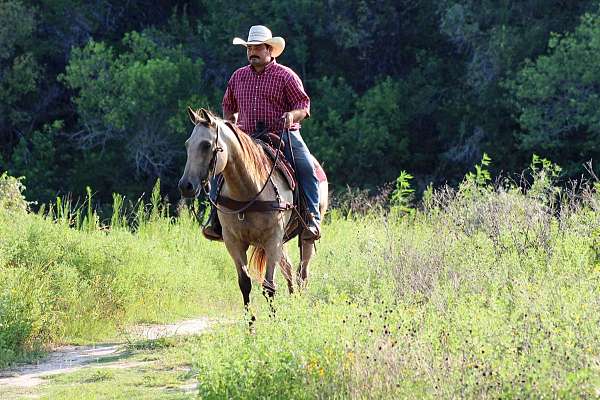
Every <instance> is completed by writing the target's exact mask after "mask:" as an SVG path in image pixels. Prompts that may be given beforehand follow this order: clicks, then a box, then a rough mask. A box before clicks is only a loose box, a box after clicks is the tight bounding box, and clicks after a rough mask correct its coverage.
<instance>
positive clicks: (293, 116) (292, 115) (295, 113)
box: [282, 109, 308, 129]
mask: <svg viewBox="0 0 600 400" xmlns="http://www.w3.org/2000/svg"><path fill="white" fill-rule="evenodd" d="M307 115H308V112H307V111H306V110H305V109H299V110H292V111H288V112H286V113H285V114H283V117H282V118H283V119H285V121H284V123H283V127H284V129H290V128H291V127H292V124H293V123H294V122H300V121H302V120H303V119H304V118H306V116H307Z"/></svg>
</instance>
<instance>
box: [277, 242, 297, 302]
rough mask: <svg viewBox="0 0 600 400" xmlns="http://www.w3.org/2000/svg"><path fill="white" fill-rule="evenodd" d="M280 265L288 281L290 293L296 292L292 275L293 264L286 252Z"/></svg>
mask: <svg viewBox="0 0 600 400" xmlns="http://www.w3.org/2000/svg"><path fill="white" fill-rule="evenodd" d="M279 265H280V266H281V273H282V274H283V277H284V278H285V280H286V281H287V285H288V290H289V291H290V294H292V293H294V281H293V276H292V264H291V263H290V260H289V258H288V256H287V254H286V253H285V252H283V254H282V256H281V260H280V261H279Z"/></svg>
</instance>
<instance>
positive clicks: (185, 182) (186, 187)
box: [178, 176, 198, 199]
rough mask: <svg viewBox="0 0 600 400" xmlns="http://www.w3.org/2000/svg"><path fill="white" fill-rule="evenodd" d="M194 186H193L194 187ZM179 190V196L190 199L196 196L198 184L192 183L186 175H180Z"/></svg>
mask: <svg viewBox="0 0 600 400" xmlns="http://www.w3.org/2000/svg"><path fill="white" fill-rule="evenodd" d="M194 186H195V187H194ZM178 187H179V191H180V192H181V197H183V198H186V199H191V198H194V197H196V195H197V193H196V192H197V190H198V185H194V184H193V183H192V182H191V181H190V180H189V179H188V178H187V177H185V176H182V177H181V179H180V180H179V185H178Z"/></svg>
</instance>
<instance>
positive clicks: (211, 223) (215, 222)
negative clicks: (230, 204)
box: [202, 207, 223, 242]
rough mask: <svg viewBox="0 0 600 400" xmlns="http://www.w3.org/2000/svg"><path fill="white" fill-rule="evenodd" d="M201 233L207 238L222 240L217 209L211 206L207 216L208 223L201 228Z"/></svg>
mask: <svg viewBox="0 0 600 400" xmlns="http://www.w3.org/2000/svg"><path fill="white" fill-rule="evenodd" d="M202 234H203V235H204V237H205V238H207V239H208V240H215V241H218V242H222V241H223V228H222V227H221V222H220V221H219V216H218V215H217V209H216V208H214V207H212V208H211V210H210V216H209V217H208V225H206V226H205V227H204V228H203V229H202Z"/></svg>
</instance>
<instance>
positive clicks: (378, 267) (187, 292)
mask: <svg viewBox="0 0 600 400" xmlns="http://www.w3.org/2000/svg"><path fill="white" fill-rule="evenodd" d="M538 172H539V171H538ZM542 172H543V171H542ZM546 178H547V176H545V175H543V174H540V173H538V175H536V181H535V182H534V184H533V185H532V186H531V188H530V189H529V190H528V191H527V192H522V191H521V190H519V189H516V188H515V187H514V186H513V185H511V184H509V183H505V184H503V185H501V186H499V187H496V188H493V187H491V186H489V183H488V181H489V180H477V179H475V178H471V179H467V180H466V181H465V182H464V183H463V185H461V187H460V188H459V189H458V190H456V191H454V190H449V189H445V190H439V191H436V192H434V193H430V194H428V195H427V197H426V198H425V199H424V203H423V207H422V209H421V210H419V211H412V212H409V214H406V211H407V210H406V207H404V209H403V211H400V210H399V209H392V210H389V211H385V212H384V211H382V210H377V209H374V210H373V211H371V212H367V213H366V214H362V215H358V214H354V216H353V217H351V218H347V215H348V213H342V212H341V211H340V210H343V208H340V209H339V210H334V211H333V212H332V213H331V214H330V221H329V222H328V223H327V224H326V225H325V227H324V233H325V234H324V238H323V239H322V240H321V242H320V243H319V246H318V252H317V255H316V257H315V259H314V263H313V264H312V268H311V276H310V285H309V287H308V289H307V290H306V291H305V292H304V293H302V294H301V295H293V296H290V295H288V294H287V293H286V292H287V290H286V289H285V284H284V281H283V279H281V276H278V281H277V282H278V284H279V286H278V288H279V291H278V294H277V296H276V298H275V301H274V305H275V307H276V309H277V313H276V315H275V316H274V317H273V316H270V313H269V308H268V305H267V304H266V301H265V300H264V298H263V297H262V295H261V294H260V291H259V290H258V289H256V288H255V289H254V290H253V292H252V300H253V302H252V311H253V313H255V314H256V316H257V318H258V319H257V322H256V323H255V326H254V329H253V331H252V332H251V331H250V330H249V329H248V325H247V320H246V319H245V318H244V317H243V314H242V307H241V295H240V293H239V290H238V288H237V279H236V276H235V270H234V267H233V265H232V263H231V261H230V260H229V258H228V256H227V254H226V252H225V251H224V248H223V245H222V244H213V243H208V242H206V241H204V240H202V239H200V237H199V233H198V231H197V229H198V228H197V226H196V225H195V224H193V223H192V221H191V220H189V219H186V218H180V219H178V220H177V221H175V222H173V221H169V220H166V219H164V218H157V219H155V220H154V221H153V222H149V223H147V224H144V225H143V226H141V227H140V229H139V231H137V232H136V233H130V232H128V231H126V230H125V229H123V230H118V229H117V230H114V231H97V230H88V231H77V230H73V229H70V228H68V227H67V226H65V225H61V224H52V223H51V222H50V221H47V220H45V219H43V218H41V217H39V216H35V215H23V214H21V215H20V216H19V217H18V218H14V217H13V218H10V217H8V214H7V213H4V214H2V212H0V218H4V219H3V220H2V221H0V230H1V231H2V232H1V235H0V237H1V238H2V239H0V246H1V247H0V249H2V252H1V253H0V254H1V256H0V257H2V258H1V260H2V263H1V264H0V266H1V267H0V271H1V272H0V273H2V274H3V277H5V279H4V280H2V281H1V282H3V284H2V293H3V294H2V296H3V297H1V298H2V299H3V300H2V301H3V303H0V304H8V305H9V306H8V307H6V306H5V309H8V310H10V311H11V314H4V315H5V316H4V317H0V318H4V320H3V321H8V325H3V326H2V328H1V329H0V334H2V335H4V334H5V332H17V334H18V333H19V332H24V333H26V334H27V335H26V334H22V335H23V336H22V338H21V339H19V340H21V342H19V343H21V344H25V345H26V344H27V343H36V341H37V342H39V343H46V342H49V341H50V342H52V341H67V340H89V339H90V338H93V339H98V338H101V337H105V336H106V335H110V334H114V330H115V329H116V327H117V326H120V325H123V324H127V323H131V322H135V321H140V320H144V321H158V320H169V319H175V318H177V317H178V316H180V315H186V314H192V313H194V314H202V313H208V314H211V315H218V316H223V315H224V314H227V315H229V316H230V317H231V316H233V317H234V320H236V321H237V322H235V323H233V324H229V325H223V326H220V327H217V328H214V329H212V330H211V331H210V332H209V333H206V334H203V335H200V336H198V337H195V338H190V339H186V340H180V341H175V342H172V341H165V342H161V341H157V342H139V343H134V344H132V345H131V346H130V349H129V350H130V351H131V354H132V355H131V359H132V360H141V359H146V360H147V361H148V362H149V364H148V366H143V365H142V366H138V367H135V368H130V369H127V370H117V369H113V370H109V371H104V370H102V371H99V370H94V369H87V370H84V371H81V372H78V373H77V374H69V375H65V376H58V377H55V378H52V379H51V380H50V381H49V384H48V385H47V386H46V387H44V388H43V389H42V393H43V395H44V396H47V398H52V399H55V398H56V399H69V398H183V397H186V396H188V397H189V394H186V393H182V392H181V391H177V389H176V388H177V387H180V386H182V385H183V384H184V383H185V382H190V381H196V382H197V383H198V385H199V386H198V392H197V394H198V395H199V396H200V398H204V399H222V398H234V399H237V398H239V399H249V398H262V399H288V398H294V399H302V398H307V399H308V398H310V399H313V398H332V399H363V398H365V399H366V398H389V399H397V398H426V399H437V398H496V399H497V398H501V399H513V398H514V399H516V398H582V399H587V398H595V397H598V396H599V394H600V367H599V365H600V364H599V363H598V360H599V359H600V329H598V326H600V302H599V301H598V298H599V297H600V296H599V294H600V290H599V288H600V195H599V194H598V191H597V187H596V188H595V189H594V188H590V187H588V188H587V189H585V190H583V191H581V192H580V193H578V194H577V195H569V196H567V195H565V194H561V192H560V191H557V190H556V188H554V187H553V186H552V185H551V182H550V180H544V179H546ZM409 211H410V210H409ZM2 216H3V217H2ZM290 250H292V253H295V246H291V249H290ZM5 282H6V283H5ZM24 294H25V295H24ZM6 299H8V300H6ZM6 315H9V316H10V317H6ZM80 320H82V322H79V321H80ZM4 323H6V322H4ZM11 324H12V325H11ZM5 326H8V327H9V329H8V330H6V328H5ZM88 326H90V327H91V328H89V329H88V330H85V327H88ZM106 326H109V328H110V329H109V328H103V327H106ZM11 327H15V328H11ZM11 329H12V330H11ZM111 329H112V332H111ZM4 343H9V342H7V341H5V342H4ZM13 343H17V342H13ZM22 348H26V347H22ZM171 389H173V390H171ZM169 396H171V397H169Z"/></svg>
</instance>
